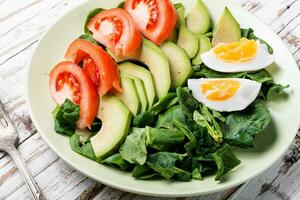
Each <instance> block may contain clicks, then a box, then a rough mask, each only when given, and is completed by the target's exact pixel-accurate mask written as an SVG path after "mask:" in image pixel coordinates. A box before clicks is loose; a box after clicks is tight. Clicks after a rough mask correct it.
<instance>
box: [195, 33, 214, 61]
mask: <svg viewBox="0 0 300 200" xmlns="http://www.w3.org/2000/svg"><path fill="white" fill-rule="evenodd" d="M198 39H199V50H198V52H197V54H196V56H195V57H194V58H193V59H192V64H193V65H200V64H202V60H201V54H202V53H205V52H207V51H209V50H210V49H211V43H210V39H209V38H208V37H206V36H203V35H199V37H198Z"/></svg>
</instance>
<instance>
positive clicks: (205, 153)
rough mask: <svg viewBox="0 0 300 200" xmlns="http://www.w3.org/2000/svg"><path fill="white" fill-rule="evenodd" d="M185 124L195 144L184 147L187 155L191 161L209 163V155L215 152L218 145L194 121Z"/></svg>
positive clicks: (205, 130) (204, 129)
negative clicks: (196, 160)
mask: <svg viewBox="0 0 300 200" xmlns="http://www.w3.org/2000/svg"><path fill="white" fill-rule="evenodd" d="M185 124H186V127H187V128H188V130H189V132H190V133H192V134H193V136H194V138H195V142H193V143H192V142H191V143H187V144H186V145H185V149H186V151H187V153H188V155H189V156H190V157H192V158H193V159H198V160H202V161H211V160H212V157H211V154H212V153H213V152H215V151H216V149H217V148H218V146H219V144H218V143H216V142H215V141H214V139H213V138H212V137H211V136H210V135H209V133H208V131H207V129H206V128H205V127H202V126H200V125H198V124H197V123H196V122H195V121H194V120H189V121H186V122H185Z"/></svg>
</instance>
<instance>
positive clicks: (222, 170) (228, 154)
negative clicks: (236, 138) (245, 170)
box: [212, 144, 241, 181]
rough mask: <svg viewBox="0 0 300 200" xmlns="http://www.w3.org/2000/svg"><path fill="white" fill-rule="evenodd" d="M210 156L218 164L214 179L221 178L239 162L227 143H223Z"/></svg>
mask: <svg viewBox="0 0 300 200" xmlns="http://www.w3.org/2000/svg"><path fill="white" fill-rule="evenodd" d="M212 156H213V158H214V160H215V162H216V164H217V166H218V171H217V175H216V177H215V180H216V181H218V180H221V178H222V177H223V176H224V175H225V174H226V173H228V172H229V171H230V170H232V169H233V168H235V167H236V166H238V165H239V164H240V163H241V161H240V160H239V159H238V158H237V157H236V156H235V155H234V153H233V151H232V149H231V147H230V145H228V144H225V145H223V146H222V147H221V148H220V149H218V151H216V152H215V153H213V155H212Z"/></svg>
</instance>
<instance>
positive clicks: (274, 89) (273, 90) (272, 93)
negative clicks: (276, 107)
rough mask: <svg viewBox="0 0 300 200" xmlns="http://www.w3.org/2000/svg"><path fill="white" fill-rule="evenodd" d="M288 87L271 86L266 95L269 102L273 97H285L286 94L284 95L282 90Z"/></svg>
mask: <svg viewBox="0 0 300 200" xmlns="http://www.w3.org/2000/svg"><path fill="white" fill-rule="evenodd" d="M288 87H289V85H280V84H276V83H273V84H271V86H270V87H269V88H268V90H267V93H266V96H267V99H268V100H270V99H273V97H274V98H276V97H278V96H287V93H285V91H284V90H285V89H286V88H288Z"/></svg>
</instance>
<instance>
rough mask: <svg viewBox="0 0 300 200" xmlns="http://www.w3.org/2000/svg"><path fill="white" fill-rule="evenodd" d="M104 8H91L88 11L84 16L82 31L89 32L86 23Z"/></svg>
mask: <svg viewBox="0 0 300 200" xmlns="http://www.w3.org/2000/svg"><path fill="white" fill-rule="evenodd" d="M104 10H105V9H103V8H96V9H94V10H92V11H91V12H89V14H88V16H87V17H86V20H85V23H84V32H85V33H86V34H91V32H90V31H89V29H88V28H87V25H88V24H89V22H90V20H91V19H92V18H93V17H95V16H96V15H97V14H98V13H100V12H102V11H104Z"/></svg>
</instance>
